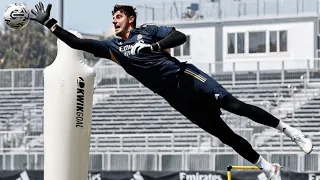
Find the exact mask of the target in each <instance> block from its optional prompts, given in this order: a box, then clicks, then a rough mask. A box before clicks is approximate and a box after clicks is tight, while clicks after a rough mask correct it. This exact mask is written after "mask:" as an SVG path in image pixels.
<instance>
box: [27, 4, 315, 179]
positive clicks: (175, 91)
mask: <svg viewBox="0 0 320 180" xmlns="http://www.w3.org/2000/svg"><path fill="white" fill-rule="evenodd" d="M51 7H52V5H51V4H48V6H47V8H46V9H45V8H44V5H43V4H42V3H41V2H40V3H39V4H36V5H35V9H33V10H32V11H31V12H32V17H31V20H34V21H37V22H39V23H40V24H42V25H44V26H46V27H47V28H48V29H49V30H50V31H51V32H52V33H53V34H54V35H55V36H57V37H58V38H59V39H60V40H62V41H63V42H65V43H66V44H67V45H69V46H70V47H71V48H74V49H77V50H82V51H86V52H88V53H92V54H93V55H95V56H96V57H101V58H107V59H110V60H112V61H114V62H116V63H117V64H118V65H120V66H121V67H122V68H124V70H125V71H126V72H127V73H128V74H130V75H132V76H133V77H135V78H136V79H137V80H138V81H140V82H141V83H142V84H143V85H144V86H146V87H147V88H149V89H150V90H152V91H153V92H154V93H157V94H158V95H160V96H162V97H163V98H164V99H165V100H166V101H167V102H168V103H169V104H170V105H171V106H172V107H173V108H175V109H176V110H177V111H179V112H180V113H181V114H182V115H184V116H185V117H186V118H188V119H189V120H190V121H191V122H193V123H194V124H196V125H198V126H199V127H200V128H202V129H203V130H205V131H206V132H208V133H210V134H212V135H214V136H215V137H217V138H219V140H220V141H221V142H223V143H224V144H226V145H228V146H230V147H232V148H233V149H234V150H235V151H236V152H237V153H238V154H240V155H241V156H242V157H243V158H245V159H246V160H248V161H249V162H251V163H253V164H255V165H256V166H258V167H260V168H261V170H262V171H263V172H264V173H265V174H266V176H267V177H268V178H269V179H270V180H280V179H281V176H280V165H279V164H277V163H273V164H272V163H270V162H268V161H267V160H266V159H264V158H263V157H262V156H261V155H259V154H258V153H257V152H256V151H255V150H254V149H253V148H252V146H251V144H250V143H249V142H248V141H247V140H245V139H244V138H242V137H241V136H239V135H237V134H236V133H234V132H233V130H232V129H231V128H230V127H229V126H228V125H227V124H226V123H225V122H224V121H223V120H222V119H221V117H220V115H221V111H220V108H222V109H225V110H226V111H229V112H231V113H234V114H237V115H239V116H244V117H247V118H249V119H251V120H253V121H255V122H257V123H260V124H263V125H266V126H270V127H273V128H276V129H278V130H279V131H281V132H283V133H284V134H285V135H286V136H287V137H289V138H291V139H292V141H294V142H295V143H296V144H297V145H298V146H299V147H300V148H301V150H302V151H304V152H305V153H307V154H309V153H311V151H312V149H313V145H312V142H311V140H310V139H308V138H307V137H306V136H305V135H304V134H303V133H302V132H301V131H300V130H298V129H296V128H294V127H290V126H289V125H288V124H285V123H284V122H282V121H281V120H279V119H277V118H276V117H274V116H273V115H271V114H269V113H268V112H266V111H265V110H263V109H261V108H259V107H256V106H253V105H250V104H246V103H244V102H242V101H240V100H238V99H237V98H235V97H234V96H233V95H232V94H230V93H229V92H228V91H227V90H226V89H224V88H223V87H222V86H221V85H220V84H219V83H218V82H217V81H215V80H214V79H213V78H212V77H210V76H208V75H207V74H206V73H204V72H202V71H201V70H199V69H198V68H197V67H195V66H194V65H192V64H189V63H183V62H180V61H179V60H177V59H176V58H174V57H172V56H171V55H170V54H169V53H168V52H167V51H166V49H169V48H173V47H176V46H180V45H181V44H183V43H185V42H186V36H185V34H183V33H181V32H179V31H178V30H176V29H175V28H174V27H167V26H161V25H160V26H159V25H155V24H143V25H141V26H140V27H138V28H137V27H136V18H137V14H136V11H135V8H133V7H132V6H127V5H115V6H114V9H113V11H112V17H113V20H112V23H113V25H114V28H115V35H116V36H118V38H112V39H108V40H101V41H100V40H93V39H81V38H78V37H76V36H75V35H73V34H72V33H70V32H68V31H66V30H64V29H63V28H61V27H60V26H59V25H57V21H56V20H55V19H53V18H50V10H51Z"/></svg>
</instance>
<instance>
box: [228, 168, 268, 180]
mask: <svg viewBox="0 0 320 180" xmlns="http://www.w3.org/2000/svg"><path fill="white" fill-rule="evenodd" d="M232 169H236V170H261V169H262V168H259V167H257V166H228V168H227V178H228V180H231V170H232Z"/></svg>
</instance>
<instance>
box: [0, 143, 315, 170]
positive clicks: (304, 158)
mask: <svg viewBox="0 0 320 180" xmlns="http://www.w3.org/2000/svg"><path fill="white" fill-rule="evenodd" d="M131 149H132V148H131ZM259 152H260V154H261V155H262V156H264V157H265V158H266V159H267V160H269V161H271V162H273V163H280V164H281V165H282V166H284V167H286V170H290V171H298V172H314V171H319V170H320V166H319V160H318V159H320V153H318V152H316V153H313V154H311V155H305V154H303V153H302V152H290V151H286V152H284V151H272V152H267V151H265V150H262V151H259ZM88 164H89V170H90V171H104V170H106V171H225V169H226V167H227V166H229V165H235V164H236V165H252V164H251V163H250V162H248V161H246V160H245V159H243V158H242V157H240V156H239V155H238V154H236V153H235V152H198V151H194V152H190V151H189V152H151V151H150V152H133V151H131V152H91V153H90V158H89V163H88ZM43 165H44V154H43V153H42V152H36V153H21V152H10V153H0V170H26V169H27V170H43V167H44V166H43Z"/></svg>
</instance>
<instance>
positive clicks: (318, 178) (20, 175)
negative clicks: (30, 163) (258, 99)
mask: <svg viewBox="0 0 320 180" xmlns="http://www.w3.org/2000/svg"><path fill="white" fill-rule="evenodd" d="M57 173H59V172H57ZM266 179H267V178H266V177H265V175H264V174H262V173H261V172H258V171H257V172H254V171H232V180H266ZM281 179H282V180H320V172H317V173H296V172H282V175H281ZM0 180H43V171H0ZM88 180H227V174H226V172H225V173H219V172H213V171H208V172H204V171H201V172H198V171H181V172H163V171H159V172H158V171H141V172H140V171H103V172H90V173H89V174H88Z"/></svg>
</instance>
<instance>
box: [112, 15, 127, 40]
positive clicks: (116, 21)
mask: <svg viewBox="0 0 320 180" xmlns="http://www.w3.org/2000/svg"><path fill="white" fill-rule="evenodd" d="M112 23H113V26H114V29H115V34H116V35H117V36H120V37H122V36H124V35H125V34H126V33H127V31H128V28H129V18H128V17H127V16H126V15H125V14H124V13H123V12H120V11H117V12H116V13H114V15H113V21H112Z"/></svg>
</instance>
